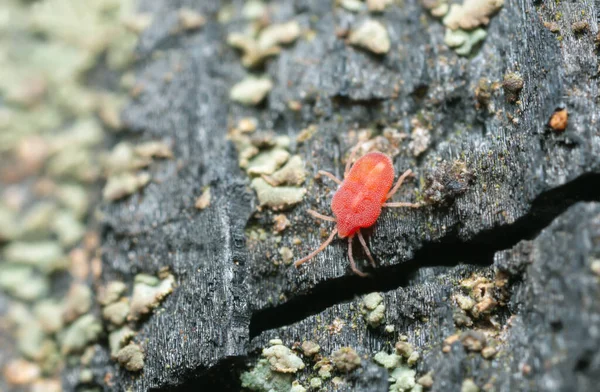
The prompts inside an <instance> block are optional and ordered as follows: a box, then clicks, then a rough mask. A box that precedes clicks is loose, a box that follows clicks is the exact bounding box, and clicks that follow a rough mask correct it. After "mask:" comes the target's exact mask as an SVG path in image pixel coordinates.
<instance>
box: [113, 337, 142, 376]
mask: <svg viewBox="0 0 600 392" xmlns="http://www.w3.org/2000/svg"><path fill="white" fill-rule="evenodd" d="M117 361H118V362H119V364H120V365H121V366H123V367H125V369H127V370H129V371H130V372H139V371H140V370H142V369H143V368H144V352H143V351H142V348H141V347H140V346H139V345H138V344H135V343H130V344H128V345H127V346H125V347H123V348H122V349H121V350H119V352H118V353H117Z"/></svg>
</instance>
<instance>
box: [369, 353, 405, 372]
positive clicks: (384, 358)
mask: <svg viewBox="0 0 600 392" xmlns="http://www.w3.org/2000/svg"><path fill="white" fill-rule="evenodd" d="M401 360H402V357H400V356H399V355H396V354H388V353H386V352H385V351H380V352H378V353H376V354H375V355H374V356H373V361H375V363H378V364H379V365H381V366H383V367H384V368H386V369H393V368H397V367H398V366H400V363H401Z"/></svg>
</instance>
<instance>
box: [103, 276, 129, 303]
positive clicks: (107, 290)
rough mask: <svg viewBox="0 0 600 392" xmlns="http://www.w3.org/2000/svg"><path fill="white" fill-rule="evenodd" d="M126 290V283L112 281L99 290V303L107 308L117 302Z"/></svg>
mask: <svg viewBox="0 0 600 392" xmlns="http://www.w3.org/2000/svg"><path fill="white" fill-rule="evenodd" d="M126 290H127V285H126V284H125V283H123V282H121V281H118V280H113V281H110V282H108V283H107V284H106V286H103V287H100V289H99V290H98V297H97V298H98V302H99V303H100V304H102V305H105V306H106V305H108V304H111V303H113V302H117V301H118V300H119V298H121V296H122V295H123V294H124V293H125V291H126Z"/></svg>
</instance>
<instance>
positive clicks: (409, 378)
mask: <svg viewBox="0 0 600 392" xmlns="http://www.w3.org/2000/svg"><path fill="white" fill-rule="evenodd" d="M416 374H417V372H416V371H415V370H413V369H410V368H408V367H404V366H401V367H398V368H396V369H394V371H392V373H390V382H391V384H390V392H405V391H410V390H411V389H412V388H414V387H415V386H416V385H417V383H416V381H415V376H416Z"/></svg>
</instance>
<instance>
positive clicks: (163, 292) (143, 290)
mask: <svg viewBox="0 0 600 392" xmlns="http://www.w3.org/2000/svg"><path fill="white" fill-rule="evenodd" d="M174 284H175V278H174V277H173V275H171V274H167V276H166V277H165V278H164V279H162V280H161V279H158V278H156V277H154V276H151V275H146V274H138V275H136V276H135V279H134V285H133V294H132V296H131V307H130V311H129V317H128V319H129V320H134V321H135V320H139V319H140V317H142V316H143V315H146V314H148V313H150V311H151V310H152V309H154V308H156V307H157V306H158V305H159V304H160V303H161V302H162V301H163V300H164V299H165V297H166V296H167V295H169V294H171V292H172V291H173V285H174Z"/></svg>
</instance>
